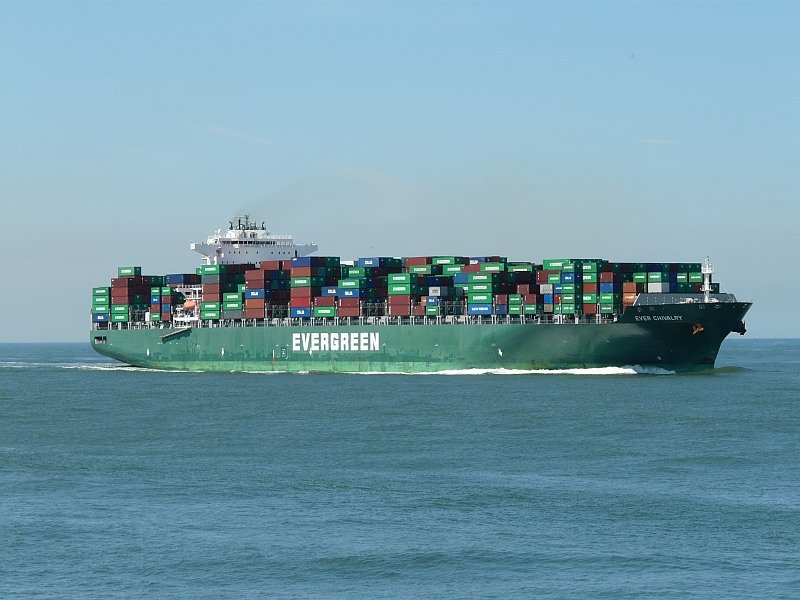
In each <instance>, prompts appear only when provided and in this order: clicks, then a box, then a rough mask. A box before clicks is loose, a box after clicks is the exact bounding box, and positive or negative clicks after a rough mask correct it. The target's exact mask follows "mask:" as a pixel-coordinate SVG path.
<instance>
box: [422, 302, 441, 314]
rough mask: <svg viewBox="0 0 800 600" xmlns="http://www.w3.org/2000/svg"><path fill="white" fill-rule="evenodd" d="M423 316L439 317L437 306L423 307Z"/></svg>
mask: <svg viewBox="0 0 800 600" xmlns="http://www.w3.org/2000/svg"><path fill="white" fill-rule="evenodd" d="M425 316H426V317H438V316H439V306H438V305H435V304H434V305H427V306H426V307H425Z"/></svg>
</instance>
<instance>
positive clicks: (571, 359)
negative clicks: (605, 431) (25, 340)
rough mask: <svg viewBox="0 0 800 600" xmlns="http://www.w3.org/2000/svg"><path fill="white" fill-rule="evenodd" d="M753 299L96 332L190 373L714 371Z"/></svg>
mask: <svg viewBox="0 0 800 600" xmlns="http://www.w3.org/2000/svg"><path fill="white" fill-rule="evenodd" d="M749 308H750V303H747V302H719V303H710V304H702V303H686V304H664V305H650V306H634V307H632V308H631V309H629V310H627V311H626V312H625V314H623V315H622V316H620V317H619V319H618V320H617V321H615V322H613V323H563V324H562V323H536V322H525V323H520V322H515V323H511V322H482V323H450V324H396V325H395V324H389V325H371V324H364V325H327V324H324V323H325V320H323V319H316V320H314V321H313V322H314V324H313V325H312V324H310V323H311V322H309V323H308V324H304V325H293V326H243V324H242V323H241V322H239V323H236V324H235V325H234V326H226V327H220V326H216V327H191V328H187V329H168V328H156V327H143V328H128V329H115V328H109V329H103V330H99V329H98V330H93V331H92V332H91V335H90V340H91V343H92V346H93V347H94V349H95V350H96V351H97V352H99V353H100V354H103V355H105V356H109V357H111V358H114V359H117V360H119V361H122V362H124V363H127V364H129V365H133V366H136V367H145V368H154V369H165V370H185V371H225V372H230V371H251V372H263V371H275V372H339V373H355V372H383V373H423V372H437V371H448V370H464V369H486V370H494V369H510V370H535V369H571V368H595V367H609V366H618V367H622V366H657V367H661V368H664V369H668V370H675V371H686V370H697V369H709V368H713V366H714V363H715V360H716V357H717V354H718V352H719V348H720V345H721V344H722V341H723V340H724V339H725V337H726V336H727V335H728V334H729V333H731V332H732V331H736V332H739V333H744V324H743V318H744V315H745V313H746V312H747V310H748V309H749Z"/></svg>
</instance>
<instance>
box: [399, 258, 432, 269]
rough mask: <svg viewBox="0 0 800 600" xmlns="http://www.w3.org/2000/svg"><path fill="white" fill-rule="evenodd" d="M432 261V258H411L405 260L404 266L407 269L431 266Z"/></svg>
mask: <svg viewBox="0 0 800 600" xmlns="http://www.w3.org/2000/svg"><path fill="white" fill-rule="evenodd" d="M432 260H433V259H432V258H431V257H430V256H409V257H408V258H404V259H403V264H404V265H405V266H407V267H410V266H412V265H429V264H431V261H432Z"/></svg>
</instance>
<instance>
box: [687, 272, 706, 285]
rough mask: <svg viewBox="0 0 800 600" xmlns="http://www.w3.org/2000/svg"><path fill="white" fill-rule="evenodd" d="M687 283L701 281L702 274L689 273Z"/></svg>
mask: <svg viewBox="0 0 800 600" xmlns="http://www.w3.org/2000/svg"><path fill="white" fill-rule="evenodd" d="M689 283H703V274H702V273H696V272H695V273H689Z"/></svg>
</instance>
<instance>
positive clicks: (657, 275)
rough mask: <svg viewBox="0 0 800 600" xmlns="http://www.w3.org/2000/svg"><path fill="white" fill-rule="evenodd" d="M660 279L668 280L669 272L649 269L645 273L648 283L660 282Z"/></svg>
mask: <svg viewBox="0 0 800 600" xmlns="http://www.w3.org/2000/svg"><path fill="white" fill-rule="evenodd" d="M662 281H669V273H662V272H661V271H651V272H650V273H648V274H647V282H648V283H661V282H662Z"/></svg>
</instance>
